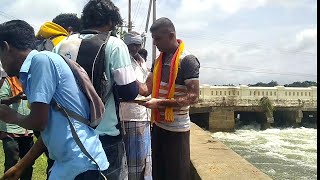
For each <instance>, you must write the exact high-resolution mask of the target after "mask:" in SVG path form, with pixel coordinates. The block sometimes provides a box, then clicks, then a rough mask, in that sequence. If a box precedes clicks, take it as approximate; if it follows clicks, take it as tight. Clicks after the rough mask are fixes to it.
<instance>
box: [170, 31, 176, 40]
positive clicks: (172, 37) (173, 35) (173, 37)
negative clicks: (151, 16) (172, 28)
mask: <svg viewBox="0 0 320 180" xmlns="http://www.w3.org/2000/svg"><path fill="white" fill-rule="evenodd" d="M169 38H170V39H171V40H172V39H175V38H176V33H174V32H170V33H169Z"/></svg>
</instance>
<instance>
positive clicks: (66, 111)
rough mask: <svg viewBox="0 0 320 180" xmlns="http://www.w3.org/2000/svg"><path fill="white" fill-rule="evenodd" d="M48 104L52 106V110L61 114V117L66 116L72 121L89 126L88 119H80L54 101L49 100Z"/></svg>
mask: <svg viewBox="0 0 320 180" xmlns="http://www.w3.org/2000/svg"><path fill="white" fill-rule="evenodd" d="M50 104H51V105H52V106H53V108H54V110H56V111H59V112H61V113H62V114H63V115H65V116H66V115H68V116H70V117H72V118H73V119H75V120H77V121H79V122H82V123H83V124H86V125H88V126H90V121H89V120H88V119H86V118H84V117H82V116H81V115H79V114H78V113H75V112H73V111H71V110H69V109H67V108H64V107H63V106H61V104H58V103H57V102H56V101H55V100H54V99H52V100H51V102H50Z"/></svg>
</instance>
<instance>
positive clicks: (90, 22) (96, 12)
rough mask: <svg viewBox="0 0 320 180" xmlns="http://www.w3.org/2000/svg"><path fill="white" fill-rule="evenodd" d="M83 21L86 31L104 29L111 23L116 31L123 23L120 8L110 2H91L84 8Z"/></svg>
mask: <svg viewBox="0 0 320 180" xmlns="http://www.w3.org/2000/svg"><path fill="white" fill-rule="evenodd" d="M81 21H82V25H83V28H84V29H89V28H96V27H103V26H105V25H108V24H109V22H111V23H112V26H113V27H112V29H113V30H114V29H115V27H116V26H120V25H122V23H123V20H122V18H121V16H120V12H119V8H118V7H116V6H115V5H114V4H113V2H111V1H110V0H90V1H89V2H88V3H87V4H86V5H85V7H84V8H83V11H82V16H81Z"/></svg>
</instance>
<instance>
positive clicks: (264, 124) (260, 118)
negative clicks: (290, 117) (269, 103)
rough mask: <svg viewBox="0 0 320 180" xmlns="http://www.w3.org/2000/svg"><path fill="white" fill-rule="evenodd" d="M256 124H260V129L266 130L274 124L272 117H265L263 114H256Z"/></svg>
mask: <svg viewBox="0 0 320 180" xmlns="http://www.w3.org/2000/svg"><path fill="white" fill-rule="evenodd" d="M257 122H259V123H260V125H261V126H260V129H261V130H266V129H268V128H270V127H271V123H274V118H273V116H270V117H269V116H268V115H266V113H265V112H258V113H257Z"/></svg>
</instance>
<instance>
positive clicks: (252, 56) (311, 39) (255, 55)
mask: <svg viewBox="0 0 320 180" xmlns="http://www.w3.org/2000/svg"><path fill="white" fill-rule="evenodd" d="M87 1H88V0H56V1H45V0H33V1H30V0H29V1H27V0H14V1H13V0H1V2H2V6H1V7H0V11H2V12H5V13H7V14H9V15H11V16H15V17H17V18H22V19H24V20H26V21H27V22H29V23H31V24H33V25H34V26H37V27H39V26H40V25H41V24H43V23H44V22H45V21H51V20H52V19H53V18H54V17H55V16H56V15H58V14H60V13H68V12H72V13H77V14H78V16H79V17H80V14H81V11H82V9H83V7H84V5H85V3H86V2H87ZM113 2H114V3H115V4H116V5H117V6H118V7H119V8H120V12H121V15H122V17H123V18H124V19H125V21H127V19H128V6H127V4H128V1H127V0H113ZM139 3H140V5H139ZM148 3H149V0H139V1H138V0H137V1H132V20H133V21H134V22H133V23H134V25H135V27H134V30H135V31H138V32H142V30H144V26H145V20H146V18H145V16H146V14H147V8H148ZM157 3H158V8H157V17H163V16H165V17H169V18H170V19H171V20H172V21H173V22H174V24H175V26H176V29H177V34H178V37H180V38H182V39H183V40H184V41H185V43H186V47H187V48H188V50H189V51H191V52H192V53H193V54H195V55H196V56H197V57H198V58H199V60H200V62H201V65H202V66H207V67H211V68H201V72H200V73H201V74H200V80H201V83H208V84H229V83H233V84H240V83H241V84H248V83H251V84H252V83H256V82H259V81H262V82H267V81H268V82H269V81H271V80H276V81H278V82H280V83H291V82H292V81H296V80H316V77H310V76H294V75H293V76H290V75H281V74H286V73H288V74H290V73H292V72H295V73H304V74H317V69H316V61H315V60H314V56H313V55H306V54H305V52H307V53H310V52H311V53H315V52H316V50H315V48H316V46H317V40H316V39H317V31H316V28H310V27H315V26H316V23H317V22H316V21H315V22H310V19H312V18H314V19H316V18H315V17H312V16H310V15H309V14H308V13H309V11H310V12H312V13H313V14H312V15H314V11H315V12H316V11H317V8H316V4H317V2H316V0H158V1H157ZM138 7H139V8H138ZM260 9H261V12H262V13H261V14H260ZM268 11H270V12H268ZM277 11H278V14H277V15H279V14H281V17H279V16H277V15H274V12H277ZM279 11H281V13H279ZM282 11H283V12H284V13H282ZM288 14H289V15H288ZM285 15H287V16H288V17H287V18H286V19H283V17H282V16H285ZM255 16H257V17H259V18H261V17H265V19H263V20H261V19H258V18H256V17H255ZM238 17H241V18H240V19H238ZM301 19H302V20H303V21H302V20H301ZM5 20H8V19H6V18H5V17H3V16H1V14H0V21H5ZM243 20H244V21H243ZM278 20H279V21H278ZM281 20H282V21H281ZM260 22H263V23H260ZM282 23H283V24H282ZM151 24H152V17H151V19H150V25H151ZM261 25H263V27H261ZM37 27H36V30H37ZM147 37H148V38H147V46H146V48H147V50H148V52H149V60H148V65H151V47H152V46H151V45H152V39H151V36H150V33H149V32H148V34H147ZM281 43H282V45H281ZM283 44H286V45H285V46H284V47H285V48H282V49H281V48H280V47H283ZM288 44H289V45H288ZM293 52H295V53H293ZM302 60H303V63H302ZM251 71H256V72H270V73H256V72H251ZM273 72H275V74H273ZM277 73H278V74H277Z"/></svg>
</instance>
